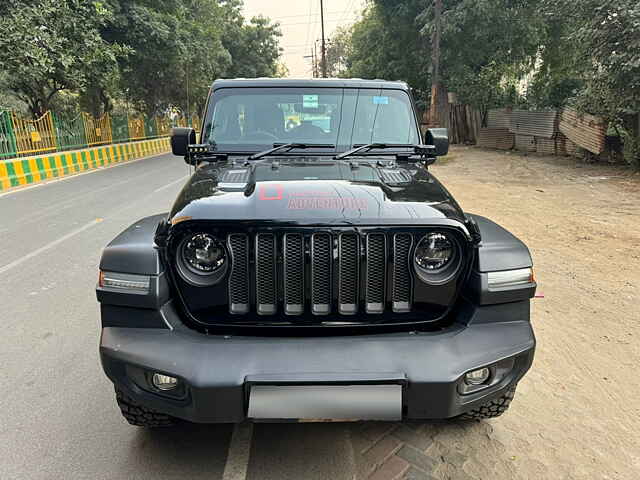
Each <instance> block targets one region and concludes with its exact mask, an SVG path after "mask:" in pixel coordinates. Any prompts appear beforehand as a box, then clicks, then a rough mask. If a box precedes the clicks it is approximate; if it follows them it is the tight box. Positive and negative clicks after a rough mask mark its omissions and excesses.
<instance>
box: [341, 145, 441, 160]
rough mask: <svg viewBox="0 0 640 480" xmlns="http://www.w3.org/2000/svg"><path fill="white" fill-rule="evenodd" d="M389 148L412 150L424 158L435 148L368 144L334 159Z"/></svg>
mask: <svg viewBox="0 0 640 480" xmlns="http://www.w3.org/2000/svg"><path fill="white" fill-rule="evenodd" d="M390 148H412V149H413V151H414V153H415V154H416V155H420V156H421V157H424V156H426V155H428V154H429V153H435V151H436V147H435V146H433V145H414V144H411V143H369V144H367V145H359V146H357V147H355V148H354V149H352V150H347V151H346V152H342V153H339V154H338V155H336V156H335V157H333V158H334V159H335V160H340V159H342V158H347V157H350V156H352V155H355V154H357V153H360V152H368V151H369V150H374V149H380V150H386V149H390Z"/></svg>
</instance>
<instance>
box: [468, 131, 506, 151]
mask: <svg viewBox="0 0 640 480" xmlns="http://www.w3.org/2000/svg"><path fill="white" fill-rule="evenodd" d="M514 139H515V135H514V134H513V133H511V132H510V131H509V129H508V128H481V129H480V131H479V133H478V142H477V145H478V146H479V147H483V148H495V149H498V150H511V149H512V148H513V145H514Z"/></svg>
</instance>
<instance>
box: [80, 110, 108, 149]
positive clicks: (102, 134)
mask: <svg viewBox="0 0 640 480" xmlns="http://www.w3.org/2000/svg"><path fill="white" fill-rule="evenodd" d="M82 120H83V121H84V131H85V135H86V136H87V144H88V145H89V146H94V145H104V144H107V143H112V134H111V119H110V118H109V114H108V113H105V114H104V115H102V116H101V117H100V118H93V116H92V115H90V114H88V113H83V114H82Z"/></svg>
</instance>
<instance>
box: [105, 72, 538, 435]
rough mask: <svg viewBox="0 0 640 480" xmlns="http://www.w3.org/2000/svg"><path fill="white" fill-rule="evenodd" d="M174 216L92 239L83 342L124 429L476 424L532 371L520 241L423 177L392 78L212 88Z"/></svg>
mask: <svg viewBox="0 0 640 480" xmlns="http://www.w3.org/2000/svg"><path fill="white" fill-rule="evenodd" d="M199 134H200V141H199V142H196V138H197V137H196V132H194V130H192V129H188V128H177V129H175V130H174V132H173V135H172V139H171V143H172V149H173V153H174V154H175V155H179V156H181V157H184V158H185V160H186V162H187V163H189V164H190V165H193V166H195V172H194V173H193V175H192V176H191V178H190V179H189V180H188V181H187V183H186V185H185V186H184V188H183V189H182V191H181V192H180V194H179V195H178V198H177V199H176V201H175V204H174V205H173V208H172V210H171V212H169V213H168V214H167V213H165V214H161V215H156V216H153V217H148V218H144V219H142V220H140V221H138V222H136V223H135V224H134V225H132V226H131V227H129V228H128V229H126V230H125V231H124V232H122V233H121V234H120V235H118V237H116V238H115V239H114V240H113V241H112V242H111V243H110V244H109V245H108V246H107V247H106V249H105V250H104V253H103V255H102V261H101V263H100V280H99V285H98V287H97V296H98V300H99V301H100V303H101V316H102V336H101V340H100V356H101V360H102V366H103V368H104V371H105V373H106V374H107V376H108V377H109V378H110V379H111V381H112V382H113V383H114V384H115V388H116V397H117V401H118V404H119V406H120V408H121V410H122V413H123V415H124V416H125V418H126V419H127V420H128V421H129V422H130V423H132V424H133V425H141V426H161V425H170V424H172V423H174V422H175V421H176V420H178V419H184V420H189V421H192V422H209V423H213V422H241V421H243V420H245V419H253V420H271V421H280V420H323V419H326V420H354V419H373V420H403V419H404V420H406V419H445V418H466V419H477V418H489V417H496V416H498V415H500V414H502V413H503V412H504V411H505V410H506V409H507V408H508V406H509V403H510V401H511V399H512V398H513V395H514V392H515V389H516V385H517V383H518V381H519V380H520V379H521V378H522V377H523V375H524V374H525V373H526V372H527V370H528V369H529V367H530V366H531V362H532V360H533V354H534V348H535V339H534V334H533V331H532V328H531V323H530V319H529V302H530V299H531V298H532V297H533V296H534V293H535V289H536V283H535V280H534V277H533V270H532V262H531V256H530V254H529V251H528V249H527V247H526V246H525V245H524V244H523V243H522V242H521V241H519V240H518V239H517V238H515V237H514V236H513V235H512V234H510V233H509V232H508V231H506V230H505V229H504V228H502V227H500V226H499V225H496V224H495V223H493V222H491V221H490V220H488V219H486V218H483V217H480V216H477V215H472V214H468V213H465V212H464V211H463V210H462V209H461V208H460V206H459V205H458V204H457V203H456V201H455V200H454V199H453V198H452V196H451V195H450V194H449V192H448V191H447V190H446V189H445V188H444V187H443V186H442V185H441V184H440V183H439V182H438V180H436V178H435V177H434V176H433V175H432V174H431V173H430V172H429V171H428V167H429V165H431V164H432V163H433V162H434V161H435V160H436V157H437V156H441V155H445V154H446V153H447V151H448V139H447V132H446V130H443V129H432V130H428V131H427V132H426V134H425V135H424V138H422V135H421V133H420V129H419V124H418V121H417V117H416V112H415V106H414V103H413V100H412V98H411V94H410V91H409V88H408V87H407V85H406V84H404V83H400V82H387V81H378V80H375V81H365V80H358V79H353V80H337V79H335V80H334V79H332V80H290V79H254V80H219V81H216V82H214V84H213V86H212V88H211V92H210V94H209V99H208V102H207V106H206V115H205V121H204V122H203V127H202V131H201V132H199Z"/></svg>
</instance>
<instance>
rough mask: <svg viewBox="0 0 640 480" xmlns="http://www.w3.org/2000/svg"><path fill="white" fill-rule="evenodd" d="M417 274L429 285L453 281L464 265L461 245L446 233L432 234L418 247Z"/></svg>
mask: <svg viewBox="0 0 640 480" xmlns="http://www.w3.org/2000/svg"><path fill="white" fill-rule="evenodd" d="M413 263H414V265H415V272H416V274H417V276H418V278H419V279H420V280H422V281H423V282H424V283H427V284H429V285H444V284H445V283H448V282H450V281H452V280H453V279H454V278H455V277H456V275H457V274H458V272H460V267H461V265H462V251H461V247H460V243H459V242H458V241H457V240H456V238H454V236H453V235H451V234H449V233H446V232H431V233H428V234H427V235H425V236H424V237H422V239H421V240H420V241H419V242H418V245H417V246H416V250H415V254H414V260H413Z"/></svg>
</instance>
